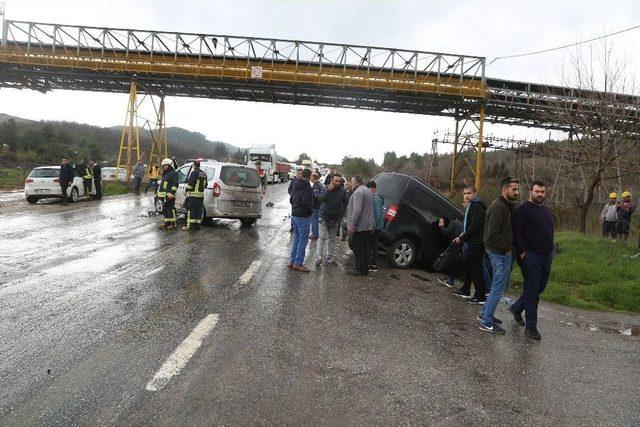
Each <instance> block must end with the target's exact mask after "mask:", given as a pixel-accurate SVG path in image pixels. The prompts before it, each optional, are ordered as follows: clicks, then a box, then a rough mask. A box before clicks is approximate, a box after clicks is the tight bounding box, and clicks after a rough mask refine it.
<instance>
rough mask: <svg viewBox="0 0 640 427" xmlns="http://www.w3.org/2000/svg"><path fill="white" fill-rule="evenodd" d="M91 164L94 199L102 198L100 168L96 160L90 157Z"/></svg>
mask: <svg viewBox="0 0 640 427" xmlns="http://www.w3.org/2000/svg"><path fill="white" fill-rule="evenodd" d="M91 165H92V166H93V185H94V186H95V187H96V195H95V197H94V199H96V200H100V199H102V168H101V167H100V165H99V164H98V162H97V161H96V159H91Z"/></svg>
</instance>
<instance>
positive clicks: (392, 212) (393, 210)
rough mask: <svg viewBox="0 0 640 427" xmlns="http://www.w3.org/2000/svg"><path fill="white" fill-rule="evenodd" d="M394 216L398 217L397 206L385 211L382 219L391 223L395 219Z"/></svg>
mask: <svg viewBox="0 0 640 427" xmlns="http://www.w3.org/2000/svg"><path fill="white" fill-rule="evenodd" d="M396 215H398V205H391V206H389V209H388V210H387V213H386V214H385V216H384V219H386V220H387V221H389V222H391V221H393V220H394V219H396Z"/></svg>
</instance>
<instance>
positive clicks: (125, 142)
mask: <svg viewBox="0 0 640 427" xmlns="http://www.w3.org/2000/svg"><path fill="white" fill-rule="evenodd" d="M136 95H137V84H136V81H135V80H134V81H132V82H131V90H130V91H129V103H128V106H127V115H126V118H125V123H124V127H123V128H122V136H121V137H120V148H119V149H118V161H117V162H116V176H118V172H119V170H120V169H125V170H126V171H127V175H126V177H125V181H126V182H127V183H128V182H129V181H130V179H131V164H132V159H133V158H135V161H137V160H138V159H139V158H140V129H139V128H138V115H137V111H138V104H137V100H136ZM132 155H133V156H134V157H133V158H132Z"/></svg>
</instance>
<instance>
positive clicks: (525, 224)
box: [509, 181, 553, 340]
mask: <svg viewBox="0 0 640 427" xmlns="http://www.w3.org/2000/svg"><path fill="white" fill-rule="evenodd" d="M546 194H547V189H546V185H545V183H544V182H542V181H533V182H532V183H531V190H530V191H529V200H528V201H526V202H524V203H523V204H521V205H520V206H518V207H517V208H515V209H514V211H513V239H514V245H515V251H516V256H517V260H518V263H519V264H520V270H522V278H523V279H524V289H523V292H522V295H521V296H520V298H518V300H517V301H516V302H515V303H514V304H513V305H511V306H510V307H509V311H510V312H511V313H512V314H513V318H514V320H515V321H516V322H517V323H518V324H519V325H524V326H525V330H524V333H525V335H526V336H528V337H530V338H533V339H536V340H539V339H540V338H541V336H540V332H538V302H539V301H540V294H541V293H542V292H544V289H545V287H546V286H547V281H548V280H549V274H550V273H551V262H552V261H553V217H552V216H551V209H549V208H548V207H546V206H545V205H543V202H544V198H545V196H546ZM523 311H524V312H525V318H526V322H523V321H522V312H523Z"/></svg>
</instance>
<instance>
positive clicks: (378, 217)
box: [367, 181, 384, 271]
mask: <svg viewBox="0 0 640 427" xmlns="http://www.w3.org/2000/svg"><path fill="white" fill-rule="evenodd" d="M367 188H368V189H369V191H371V194H372V195H373V219H374V220H375V225H374V229H373V232H372V233H371V234H370V235H369V250H370V251H371V257H370V261H369V271H378V236H380V232H381V231H382V227H383V225H384V214H383V213H382V209H383V207H384V200H382V196H381V195H379V194H378V193H376V191H377V189H378V186H377V185H376V183H375V182H374V181H369V182H368V183H367Z"/></svg>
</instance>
